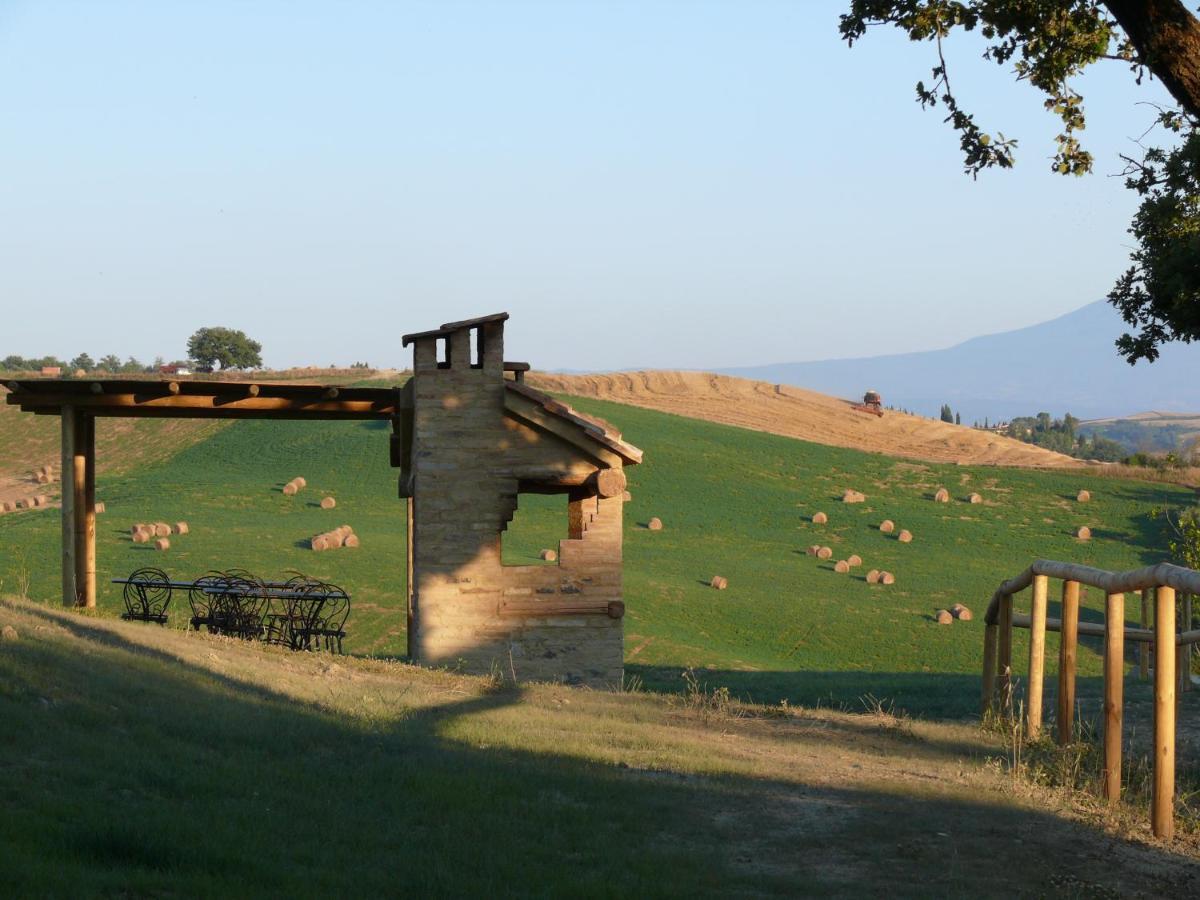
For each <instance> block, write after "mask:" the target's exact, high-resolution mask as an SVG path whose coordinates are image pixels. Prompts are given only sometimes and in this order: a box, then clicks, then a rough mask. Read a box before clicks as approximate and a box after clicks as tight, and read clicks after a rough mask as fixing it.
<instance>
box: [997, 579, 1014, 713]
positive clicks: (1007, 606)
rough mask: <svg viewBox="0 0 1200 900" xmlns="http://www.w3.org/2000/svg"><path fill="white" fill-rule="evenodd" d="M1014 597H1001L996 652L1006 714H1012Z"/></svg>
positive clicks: (1001, 703)
mask: <svg viewBox="0 0 1200 900" xmlns="http://www.w3.org/2000/svg"><path fill="white" fill-rule="evenodd" d="M1012 622H1013V598H1012V594H1007V595H1005V596H1003V597H1001V598H1000V635H999V641H998V649H997V652H996V657H997V659H996V667H997V669H998V670H999V673H1000V708H1001V709H1002V710H1003V712H1004V714H1005V715H1006V716H1010V715H1012V639H1013V623H1012Z"/></svg>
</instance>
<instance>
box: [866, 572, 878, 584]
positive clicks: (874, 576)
mask: <svg viewBox="0 0 1200 900" xmlns="http://www.w3.org/2000/svg"><path fill="white" fill-rule="evenodd" d="M878 583H879V570H878V569H872V570H871V571H870V572H868V573H867V584H878Z"/></svg>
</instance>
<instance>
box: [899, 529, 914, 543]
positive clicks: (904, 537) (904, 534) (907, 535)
mask: <svg viewBox="0 0 1200 900" xmlns="http://www.w3.org/2000/svg"><path fill="white" fill-rule="evenodd" d="M896 540H898V541H899V542H900V543H902V544H911V543H912V532H911V531H909V530H907V529H902V530H901V531H900V533H899V534H898V535H896Z"/></svg>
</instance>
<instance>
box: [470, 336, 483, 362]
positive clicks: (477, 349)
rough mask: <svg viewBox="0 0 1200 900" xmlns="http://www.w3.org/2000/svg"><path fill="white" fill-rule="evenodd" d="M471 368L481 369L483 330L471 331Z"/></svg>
mask: <svg viewBox="0 0 1200 900" xmlns="http://www.w3.org/2000/svg"><path fill="white" fill-rule="evenodd" d="M471 368H472V369H482V368H483V329H482V328H472V329H471Z"/></svg>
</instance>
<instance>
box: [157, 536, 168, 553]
mask: <svg viewBox="0 0 1200 900" xmlns="http://www.w3.org/2000/svg"><path fill="white" fill-rule="evenodd" d="M154 549H155V550H170V549H171V542H170V541H168V540H167V539H166V538H159V539H158V540H157V541H155V542H154Z"/></svg>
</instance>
